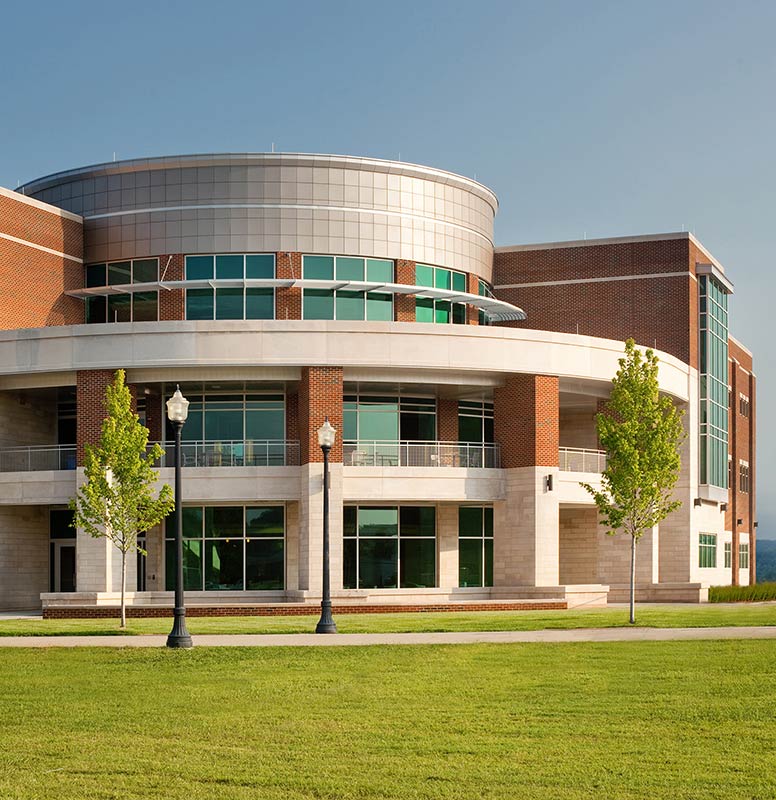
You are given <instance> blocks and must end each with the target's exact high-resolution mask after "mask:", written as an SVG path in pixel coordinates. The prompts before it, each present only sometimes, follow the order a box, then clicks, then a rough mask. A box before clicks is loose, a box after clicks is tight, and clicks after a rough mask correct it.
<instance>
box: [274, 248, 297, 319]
mask: <svg viewBox="0 0 776 800" xmlns="http://www.w3.org/2000/svg"><path fill="white" fill-rule="evenodd" d="M275 258H276V260H275V275H276V277H278V278H301V277H302V254H301V253H277V255H276V256H275ZM275 318H276V319H302V290H301V289H298V288H290V289H277V290H276V292H275Z"/></svg>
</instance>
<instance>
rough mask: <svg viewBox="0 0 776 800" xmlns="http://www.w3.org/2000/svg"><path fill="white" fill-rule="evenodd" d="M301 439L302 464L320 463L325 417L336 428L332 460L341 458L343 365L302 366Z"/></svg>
mask: <svg viewBox="0 0 776 800" xmlns="http://www.w3.org/2000/svg"><path fill="white" fill-rule="evenodd" d="M298 414H299V439H300V451H301V452H300V456H301V463H302V464H308V463H321V462H323V453H322V452H321V448H320V446H319V445H318V428H320V426H321V425H323V421H324V419H326V417H328V418H329V422H330V423H331V424H332V425H333V426H334V427H335V428H336V429H337V439H336V441H335V443H334V447H332V449H331V453H330V455H329V460H330V461H332V462H336V461H339V462H341V461H342V367H303V368H302V379H301V381H300V382H299V399H298Z"/></svg>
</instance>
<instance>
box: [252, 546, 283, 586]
mask: <svg viewBox="0 0 776 800" xmlns="http://www.w3.org/2000/svg"><path fill="white" fill-rule="evenodd" d="M281 535H282V534H281ZM283 573H284V556H283V540H282V539H256V540H254V539H249V540H247V541H246V543H245V588H246V589H247V590H248V591H252V590H254V591H255V590H260V589H282V588H283V586H284V581H283Z"/></svg>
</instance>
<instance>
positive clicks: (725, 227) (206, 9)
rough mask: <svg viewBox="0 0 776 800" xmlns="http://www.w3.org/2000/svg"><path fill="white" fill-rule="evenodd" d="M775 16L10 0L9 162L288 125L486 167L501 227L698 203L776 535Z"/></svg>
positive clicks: (645, 229) (334, 140)
mask: <svg viewBox="0 0 776 800" xmlns="http://www.w3.org/2000/svg"><path fill="white" fill-rule="evenodd" d="M775 29H776V3H773V2H753V1H748V2H747V1H744V2H738V3H735V4H734V3H730V2H717V1H715V0H707V1H706V2H690V1H689V0H683V1H682V2H657V1H653V2H650V3H643V2H638V3H637V2H622V1H621V0H620V1H619V2H592V1H591V0H587V1H586V2H584V3H577V2H571V1H570V0H569V2H553V1H552V0H543V1H542V2H516V1H515V0H512V1H511V2H490V1H489V0H479V1H478V2H451V1H450V0H447V1H446V2H424V0H415V2H392V3H380V4H378V3H371V2H366V1H365V0H362V1H361V2H347V3H339V2H336V0H332V2H327V3H322V2H294V3H283V2H273V3H263V2H230V0H222V2H219V3H212V2H208V3H204V2H196V0H190V2H181V1H180V0H176V1H174V2H156V3H150V2H140V1H138V2H132V3H122V4H118V3H110V2H104V1H103V2H78V1H77V0H74V2H70V3H60V2H57V3H54V2H50V0H49V2H44V3H14V4H10V5H7V6H6V7H4V9H3V21H2V50H3V58H2V61H3V68H2V69H1V70H0V109H2V125H0V185H4V186H7V187H9V188H15V187H16V186H17V184H18V182H20V181H21V182H24V181H26V180H30V179H32V178H34V177H37V176H40V175H43V174H46V173H49V172H53V171H57V170H61V169H67V168H70V167H75V166H80V165H83V164H90V163H95V162H99V161H109V160H111V159H112V158H113V154H114V152H115V153H116V157H117V158H119V159H122V158H135V157H142V156H150V155H163V154H172V153H193V152H213V151H265V150H269V149H270V147H271V144H272V143H273V142H274V143H275V147H276V149H278V150H283V151H303V152H323V153H348V154H355V155H369V156H376V157H380V158H398V157H399V156H400V155H401V158H402V159H404V160H408V161H414V162H419V163H423V164H430V165H433V166H438V167H442V168H445V169H449V170H453V171H456V172H460V173H463V174H465V175H469V176H472V177H475V176H476V177H477V178H478V179H479V180H481V181H483V182H484V183H486V184H487V185H489V186H490V187H492V188H493V189H494V190H495V191H496V192H497V194H498V195H499V198H500V200H501V211H500V214H499V216H498V219H497V226H496V238H497V243H498V244H513V243H519V242H535V241H546V240H553V239H576V238H581V237H582V236H584V235H585V234H586V235H587V236H588V237H595V236H618V235H626V234H638V233H654V232H663V231H675V230H681V229H682V226H685V227H686V229H689V230H692V231H694V232H695V234H696V235H697V236H698V237H700V239H701V241H703V242H704V244H705V245H706V246H707V247H708V248H709V249H710V250H711V251H712V253H714V254H715V255H716V257H717V258H718V259H719V260H720V261H721V262H722V264H723V265H724V266H725V268H726V270H727V272H728V274H729V276H730V277H731V279H732V280H733V281H734V283H735V284H736V294H735V296H734V299H733V303H732V309H733V323H732V333H733V335H735V336H736V337H738V338H740V339H742V340H743V341H744V342H745V343H747V344H749V345H750V346H753V348H754V349H755V351H756V359H757V361H756V371H757V373H758V377H759V398H758V399H759V415H758V416H759V430H758V433H759V445H760V446H759V467H760V470H759V475H758V487H759V497H758V505H759V508H760V512H759V519H760V529H759V532H760V535H761V536H763V537H768V538H773V537H776V495H775V494H774V492H772V491H771V489H770V484H771V481H773V480H774V479H776V425H774V422H773V415H772V414H769V413H768V412H769V410H770V409H771V408H772V406H773V392H774V388H776V366H775V365H774V358H773V356H772V354H771V353H770V348H769V346H768V345H767V342H768V341H771V340H772V339H771V337H773V335H774V334H773V331H772V330H770V329H769V328H770V326H768V327H766V321H767V319H768V318H769V316H770V315H771V314H772V313H773V311H772V297H773V295H772V292H773V290H774V289H775V288H776V281H774V278H773V274H772V265H771V258H772V253H773V246H772V239H773V237H774V233H776V220H775V219H774V217H775V212H776V203H775V202H774V187H776V160H775V159H776V156H775V152H776V149H775V143H776V48H774V46H773V31H774V30H775ZM768 290H770V291H768Z"/></svg>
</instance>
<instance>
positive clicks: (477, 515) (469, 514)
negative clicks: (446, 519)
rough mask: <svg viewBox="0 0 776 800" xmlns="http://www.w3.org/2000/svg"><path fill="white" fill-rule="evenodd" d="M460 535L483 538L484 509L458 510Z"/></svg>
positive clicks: (463, 508) (469, 508) (464, 508)
mask: <svg viewBox="0 0 776 800" xmlns="http://www.w3.org/2000/svg"><path fill="white" fill-rule="evenodd" d="M458 535H459V536H477V537H480V536H482V508H479V507H477V508H475V507H471V506H460V507H459V508H458Z"/></svg>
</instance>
